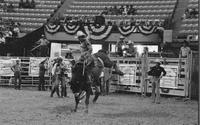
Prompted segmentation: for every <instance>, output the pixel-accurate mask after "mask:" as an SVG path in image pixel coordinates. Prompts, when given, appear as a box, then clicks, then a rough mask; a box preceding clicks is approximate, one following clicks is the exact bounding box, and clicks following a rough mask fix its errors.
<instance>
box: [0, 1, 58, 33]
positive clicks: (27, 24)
mask: <svg viewBox="0 0 200 125" xmlns="http://www.w3.org/2000/svg"><path fill="white" fill-rule="evenodd" d="M19 2H20V0H4V3H6V4H11V3H12V5H13V6H14V11H13V12H5V11H2V12H0V17H1V18H2V19H3V20H9V19H11V20H13V21H14V22H19V23H20V24H21V26H20V29H21V32H22V33H30V32H32V31H34V30H36V29H38V28H39V27H41V26H42V25H44V24H45V23H46V22H47V19H48V18H50V17H51V15H52V14H53V13H54V12H55V11H56V9H57V8H58V7H59V6H60V5H61V1H57V0H54V1H52V0H51V1H48V0H43V1H42V0H41V1H40V0H36V1H35V3H36V6H35V8H19ZM4 3H0V4H1V6H4Z"/></svg>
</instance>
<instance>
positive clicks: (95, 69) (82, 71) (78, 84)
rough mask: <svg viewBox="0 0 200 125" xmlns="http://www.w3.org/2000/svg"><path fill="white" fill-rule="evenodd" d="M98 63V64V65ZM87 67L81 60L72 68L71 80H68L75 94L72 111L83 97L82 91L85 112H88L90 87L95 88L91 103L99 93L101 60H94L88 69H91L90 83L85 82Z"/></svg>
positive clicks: (101, 69)
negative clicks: (84, 95)
mask: <svg viewBox="0 0 200 125" xmlns="http://www.w3.org/2000/svg"><path fill="white" fill-rule="evenodd" d="M99 64H100V65H99ZM87 70H88V67H87V66H85V64H84V63H83V62H77V63H76V64H75V65H74V67H73V69H72V80H71V82H70V85H71V90H72V92H73V93H74V96H75V103H76V105H75V109H74V110H73V111H74V112H76V111H77V108H78V104H79V102H80V100H81V99H82V98H83V96H82V93H83V91H85V92H86V99H85V105H86V110H85V112H86V113H87V112H88V105H89V98H90V95H91V94H93V91H92V87H94V89H95V93H94V94H95V96H94V99H93V103H95V102H96V101H97V99H98V97H99V95H100V89H99V85H100V79H99V78H100V75H101V73H102V71H103V65H102V64H101V62H100V61H99V60H98V59H97V60H96V61H94V64H93V66H92V68H91V69H90V71H91V74H92V75H91V81H92V84H89V83H88V82H87V78H88V76H87V75H88V74H87Z"/></svg>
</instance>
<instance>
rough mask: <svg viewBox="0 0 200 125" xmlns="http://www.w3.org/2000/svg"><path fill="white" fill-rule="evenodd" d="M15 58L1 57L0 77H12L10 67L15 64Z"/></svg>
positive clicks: (12, 73)
mask: <svg viewBox="0 0 200 125" xmlns="http://www.w3.org/2000/svg"><path fill="white" fill-rule="evenodd" d="M16 60H17V58H10V57H2V58H0V76H14V72H13V71H12V70H11V67H12V66H13V65H15V64H16Z"/></svg>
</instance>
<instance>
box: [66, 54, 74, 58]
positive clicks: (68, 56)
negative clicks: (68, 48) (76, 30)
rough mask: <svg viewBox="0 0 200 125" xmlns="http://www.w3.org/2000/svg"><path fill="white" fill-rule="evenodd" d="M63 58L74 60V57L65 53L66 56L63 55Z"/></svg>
mask: <svg viewBox="0 0 200 125" xmlns="http://www.w3.org/2000/svg"><path fill="white" fill-rule="evenodd" d="M65 58H67V59H74V57H73V56H72V52H67V53H66V55H65Z"/></svg>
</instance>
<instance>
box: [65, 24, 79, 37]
mask: <svg viewBox="0 0 200 125" xmlns="http://www.w3.org/2000/svg"><path fill="white" fill-rule="evenodd" d="M63 28H64V30H65V32H66V33H67V34H70V35H74V34H76V32H77V31H78V30H79V28H80V25H78V24H70V23H67V24H64V25H63Z"/></svg>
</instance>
